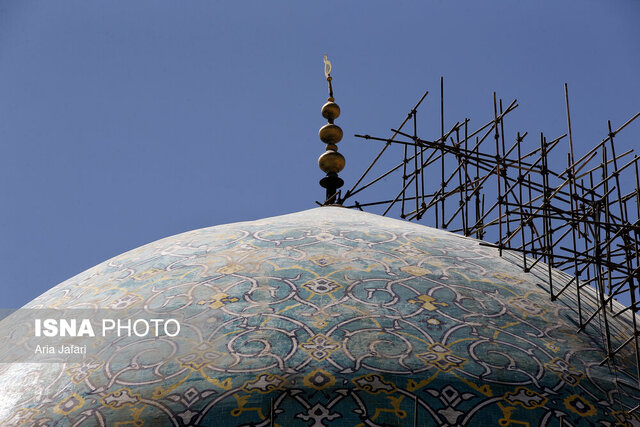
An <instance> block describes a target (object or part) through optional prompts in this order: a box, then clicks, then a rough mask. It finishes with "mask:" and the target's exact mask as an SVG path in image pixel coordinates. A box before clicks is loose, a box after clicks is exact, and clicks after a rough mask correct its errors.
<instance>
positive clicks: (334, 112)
mask: <svg viewBox="0 0 640 427" xmlns="http://www.w3.org/2000/svg"><path fill="white" fill-rule="evenodd" d="M322 117H324V118H325V119H327V120H335V119H337V118H338V117H340V107H338V104H336V103H335V102H327V103H326V104H324V105H323V106H322Z"/></svg>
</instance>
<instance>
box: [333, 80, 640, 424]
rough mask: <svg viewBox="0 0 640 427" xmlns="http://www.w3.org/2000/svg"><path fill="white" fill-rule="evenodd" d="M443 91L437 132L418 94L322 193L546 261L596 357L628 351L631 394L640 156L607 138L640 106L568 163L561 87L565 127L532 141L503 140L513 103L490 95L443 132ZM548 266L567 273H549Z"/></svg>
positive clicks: (636, 350) (639, 386)
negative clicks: (395, 156) (360, 169)
mask: <svg viewBox="0 0 640 427" xmlns="http://www.w3.org/2000/svg"><path fill="white" fill-rule="evenodd" d="M443 89H444V81H443V79H440V135H439V136H437V137H436V138H435V139H424V138H421V137H419V136H418V121H417V115H418V114H417V113H418V109H419V108H420V106H421V104H422V103H423V101H424V100H425V99H426V98H427V95H428V92H425V93H424V95H423V96H422V97H421V98H420V100H419V101H418V102H417V104H416V105H415V106H414V107H413V108H412V109H411V110H410V111H409V113H408V115H407V116H406V118H405V119H404V120H403V121H402V123H401V124H400V125H399V126H398V127H397V128H395V129H391V131H392V134H391V136H390V137H388V138H382V137H375V136H371V135H355V136H356V137H358V138H362V139H363V140H365V141H369V142H373V143H379V144H382V148H381V149H380V151H379V153H378V154H377V156H375V158H374V160H373V161H372V162H371V164H370V165H369V166H368V167H367V168H366V170H365V172H364V173H363V174H362V176H361V177H360V178H359V179H358V180H357V181H356V182H355V184H354V185H353V186H352V187H351V188H350V189H349V190H348V191H346V192H345V193H344V194H342V193H341V192H337V193H336V194H334V195H333V197H334V198H331V197H328V198H327V200H328V201H331V202H333V201H334V200H337V201H338V202H339V204H342V205H343V206H345V207H349V208H356V209H365V208H372V207H376V208H378V209H380V208H381V209H383V213H382V214H383V215H388V214H394V215H399V216H400V217H401V218H403V219H406V220H409V221H423V222H426V223H427V224H428V225H431V226H435V227H436V228H441V229H445V230H449V231H452V232H457V233H462V234H463V235H465V236H469V237H475V238H477V239H479V240H482V241H483V242H482V243H481V244H483V245H486V246H491V247H495V248H497V249H498V251H499V253H500V256H503V254H504V253H505V252H509V253H510V254H513V253H517V254H518V255H519V256H518V257H517V259H518V260H519V261H518V262H519V263H521V265H522V269H523V270H524V271H525V272H530V271H532V270H533V269H534V268H536V269H539V268H540V267H544V268H545V270H546V272H547V277H546V280H545V282H546V284H545V286H546V287H547V291H548V293H549V296H550V298H551V300H557V299H558V298H560V297H562V296H563V295H564V296H569V294H570V297H571V299H572V300H575V305H576V309H577V312H578V315H577V318H578V329H577V331H576V332H577V333H580V332H583V331H585V329H586V328H587V327H589V326H590V325H591V326H594V327H595V326H596V325H595V323H596V322H597V323H598V325H597V326H598V327H599V328H600V330H604V337H603V340H604V349H605V351H604V353H605V357H604V359H603V360H602V362H601V365H604V364H608V365H609V366H610V367H611V368H612V369H617V364H616V357H617V356H619V355H620V353H621V352H622V351H623V349H625V351H627V352H629V351H631V352H632V353H633V355H634V356H633V357H634V358H635V362H634V363H635V373H634V375H633V377H634V379H635V384H634V385H633V386H632V385H629V384H628V383H626V385H625V386H627V387H632V388H634V389H636V390H638V391H640V375H638V373H639V372H640V343H639V337H638V336H639V335H640V328H639V327H638V321H637V316H636V315H635V313H637V311H638V310H639V309H640V308H639V304H640V295H639V292H638V286H639V280H640V245H639V241H640V220H639V218H640V180H639V171H638V163H639V161H640V159H639V157H638V156H637V155H634V154H633V150H629V151H626V152H623V153H619V152H617V151H616V145H615V141H616V138H618V134H619V133H620V132H622V131H623V130H624V129H625V128H626V127H627V126H629V125H630V124H631V123H632V122H633V121H634V120H636V119H637V118H638V117H639V116H640V112H639V113H637V114H635V115H634V116H632V117H631V118H630V119H629V120H627V121H625V122H624V123H623V124H622V125H621V126H619V127H618V128H617V129H615V130H614V127H613V126H612V124H611V121H608V122H607V131H606V133H605V137H604V138H603V139H601V140H600V142H599V143H596V144H595V145H594V146H593V147H591V148H590V149H589V150H588V151H587V152H586V153H584V154H583V155H582V156H581V157H579V158H577V159H576V157H575V156H574V147H573V135H572V130H571V115H570V110H569V94H568V89H567V85H566V84H565V88H564V89H565V90H564V95H565V103H566V120H567V132H566V133H565V134H563V135H561V136H559V137H556V138H553V139H551V138H548V137H547V136H545V135H544V134H543V133H540V135H539V138H537V137H536V138H532V137H531V136H529V134H528V133H527V132H517V133H516V134H515V137H514V138H508V137H507V136H506V135H505V120H506V118H507V117H508V116H509V115H510V114H511V113H512V112H513V111H515V110H516V109H517V107H518V103H517V101H516V100H514V101H513V102H511V103H509V104H508V105H506V103H505V104H503V101H502V99H498V98H497V96H496V94H495V92H494V94H493V111H492V114H491V118H490V120H489V121H488V122H486V123H485V124H484V125H482V126H480V127H478V128H475V129H473V128H472V127H471V125H470V120H469V119H468V118H465V119H464V120H461V121H458V122H456V123H455V124H454V125H453V126H451V127H450V128H448V129H446V128H445V121H444V96H443V92H444V90H443ZM505 105H506V107H505ZM567 137H568V138H567ZM567 140H568V141H567ZM561 142H562V143H561ZM567 142H568V144H567ZM392 145H401V146H402V149H403V153H404V155H403V158H402V160H401V161H400V162H399V163H398V162H397V161H396V162H394V165H395V166H393V167H392V168H389V169H386V170H385V171H384V172H382V173H380V174H377V175H376V176H375V177H372V176H373V170H374V166H375V165H378V167H379V166H380V165H382V164H384V163H385V161H381V159H382V158H383V156H384V157H385V159H386V158H387V157H388V156H387V155H385V153H387V154H389V153H390V151H391V150H388V149H389V147H391V146H392ZM561 147H565V150H564V152H562V148H561ZM567 147H568V149H566V148H567ZM527 150H528V151H527ZM551 156H553V158H554V159H558V158H559V157H558V156H561V158H566V166H564V167H560V168H557V167H555V168H554V167H552V166H551V165H550V163H554V162H551V161H550V160H551ZM555 163H557V162H555ZM562 163H564V161H563V162H562ZM427 171H428V173H429V174H428V176H429V177H433V176H436V175H439V178H440V179H439V182H437V181H438V180H434V179H425V178H426V177H427ZM623 176H624V177H625V179H622V177H623ZM634 178H635V179H634ZM390 179H391V180H397V181H398V182H399V183H400V182H401V186H400V190H399V191H397V192H396V193H394V194H391V196H389V197H381V192H380V191H378V186H377V185H376V184H378V183H379V182H381V181H382V180H390ZM434 181H436V182H434ZM624 187H630V188H624ZM372 189H373V190H372ZM365 190H370V191H368V192H365ZM367 195H368V196H367ZM398 211H399V213H398ZM554 269H558V270H561V271H563V272H564V273H566V274H568V275H570V277H571V278H570V279H569V280H558V276H557V274H555V273H554ZM618 299H621V300H623V301H625V302H626V303H627V304H626V305H623V304H619V303H618V302H616V301H615V300H618ZM587 300H589V301H590V302H595V304H592V303H590V304H586V303H585V301H587ZM615 318H618V320H622V319H623V318H624V319H625V323H628V324H629V327H628V328H625V329H626V331H625V334H626V336H624V337H623V338H622V339H618V338H619V337H618V336H617V335H616V336H617V338H616V339H615V340H614V339H612V333H613V332H612V328H611V326H610V323H611V319H615ZM619 332H620V331H616V334H618V335H619ZM639 407H640V405H639V406H638V407H636V408H634V409H632V410H631V412H632V411H634V410H637V409H638V408H639Z"/></svg>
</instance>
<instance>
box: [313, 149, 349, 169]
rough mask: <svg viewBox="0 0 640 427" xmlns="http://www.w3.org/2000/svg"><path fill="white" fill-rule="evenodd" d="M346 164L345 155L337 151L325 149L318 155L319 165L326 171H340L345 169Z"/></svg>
mask: <svg viewBox="0 0 640 427" xmlns="http://www.w3.org/2000/svg"><path fill="white" fill-rule="evenodd" d="M344 165H345V160H344V156H343V155H342V154H340V153H338V152H337V151H333V150H329V151H325V152H324V153H322V155H321V156H320V157H318V166H320V169H321V170H322V171H323V172H325V173H331V172H333V173H338V172H340V171H341V170H342V169H344Z"/></svg>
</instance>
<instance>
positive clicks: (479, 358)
mask: <svg viewBox="0 0 640 427" xmlns="http://www.w3.org/2000/svg"><path fill="white" fill-rule="evenodd" d="M555 274H556V275H557V277H556V279H557V280H558V282H559V283H561V282H564V283H566V282H567V281H568V280H569V278H567V277H566V276H564V275H563V274H562V273H560V272H556V273H555ZM545 282H546V279H545V276H544V274H542V273H540V274H538V273H537V272H536V271H532V272H530V273H524V272H522V269H521V268H520V267H519V265H517V263H516V259H515V257H513V256H510V255H509V254H505V256H504V257H503V258H500V257H499V256H498V253H497V250H494V249H491V248H487V247H483V246H481V245H480V244H479V242H478V241H477V240H474V239H469V238H465V237H461V236H458V235H455V234H452V233H448V232H444V231H440V230H436V229H432V228H428V227H424V226H420V225H415V224H411V223H407V222H404V221H398V220H394V219H388V218H384V217H380V216H376V215H373V214H368V213H364V212H359V211H352V210H347V209H343V208H338V207H322V208H317V209H312V210H308V211H304V212H299V213H295V214H290V215H284V216H280V217H275V218H268V219H263V220H259V221H253V222H243V223H236V224H228V225H222V226H216V227H210V228H204V229H201V230H195V231H191V232H187V233H184V234H180V235H176V236H172V237H168V238H166V239H162V240H159V241H157V242H154V243H151V244H148V245H145V246H142V247H140V248H138V249H135V250H132V251H130V252H127V253H125V254H123V255H120V256H118V257H115V258H113V259H111V260H109V261H106V262H104V263H102V264H100V265H98V266H96V267H94V268H91V269H89V270H87V271H85V272H84V273H81V274H79V275H77V276H76V277H73V278H71V279H69V280H67V281H65V282H63V283H61V284H59V285H58V286H55V287H54V288H52V289H51V290H49V291H48V292H46V293H45V294H43V295H42V296H40V297H38V298H36V299H35V300H34V301H32V302H31V303H29V304H28V305H27V306H26V307H27V308H38V307H56V308H70V307H104V308H112V309H119V308H129V309H131V308H135V309H139V310H141V311H142V312H148V313H156V312H162V313H165V314H167V313H168V314H171V313H179V314H180V315H181V316H182V318H184V319H185V320H184V322H185V324H183V325H182V331H184V334H183V333H182V332H181V334H180V335H179V336H178V337H176V338H173V339H169V338H167V337H164V338H163V337H161V338H149V339H139V340H137V341H136V342H133V343H130V342H129V343H127V345H119V344H118V343H117V342H96V344H95V345H96V348H94V349H93V351H92V354H90V355H87V357H86V359H85V361H84V362H83V363H82V364H60V363H42V364H40V363H24V364H21V363H14V364H2V365H1V366H0V390H3V393H2V399H1V400H2V403H0V425H3V426H8V425H14V424H20V423H24V424H27V425H38V426H39V425H43V426H44V425H49V426H53V425H55V426H72V425H73V426H93V425H108V426H114V425H118V424H117V423H122V425H132V426H133V425H140V426H142V425H145V426H148V425H153V426H156V425H167V426H169V425H175V426H196V425H207V426H208V425H217V426H232V425H251V426H270V425H274V426H276V425H279V426H298V425H299V426H322V425H338V426H356V425H361V426H364V425H367V426H374V425H379V426H383V425H386V426H411V425H414V423H415V425H421V426H424V425H450V426H458V425H480V426H491V425H503V426H508V425H593V424H598V425H600V424H602V425H611V426H613V425H616V423H621V424H624V423H629V425H639V424H640V419H638V418H630V417H629V416H628V415H627V414H626V411H628V410H629V409H630V408H632V407H634V406H635V405H637V403H638V401H639V400H640V394H639V393H637V392H634V391H633V389H632V388H629V387H627V386H626V385H627V384H631V385H634V384H633V382H632V380H631V377H630V376H627V374H626V373H625V372H624V370H619V371H617V372H612V371H611V370H610V368H609V367H608V366H607V364H604V366H599V364H600V362H601V361H602V360H603V358H604V356H605V354H604V348H603V340H602V331H600V330H597V329H595V328H594V327H593V326H590V327H588V328H587V330H586V331H585V332H583V333H579V334H578V333H576V330H577V324H578V322H577V312H576V310H575V308H574V307H575V301H574V300H573V297H572V296H571V294H569V293H565V294H563V295H564V296H563V297H562V298H561V299H559V300H558V301H555V302H551V301H550V299H549V295H548V292H547V291H546V290H545V285H544V283H545ZM584 303H585V302H584V301H583V304H584ZM589 303H590V302H589V301H587V302H586V304H589ZM622 317H623V316H620V317H618V318H616V319H613V320H612V322H614V324H613V325H612V329H613V330H614V331H615V330H620V331H622V330H626V328H628V324H627V323H625V322H629V319H628V318H627V319H622ZM7 320H9V319H5V321H4V322H6V321H7ZM613 339H614V340H618V337H617V336H615V334H614V337H613ZM614 344H615V343H614ZM618 344H619V343H618ZM150 349H152V350H153V351H151V352H150V351H149V350H150ZM625 357H626V358H627V359H625ZM619 359H621V360H622V364H623V365H624V363H625V360H626V362H627V365H628V366H629V371H630V372H631V370H632V369H633V368H632V367H633V366H634V361H633V360H632V359H631V357H630V356H629V355H625V354H623V355H622V356H621V357H620V358H619ZM635 385H636V386H637V384H635ZM634 393H635V394H634ZM270 414H271V415H270ZM415 414H417V418H418V420H417V422H416V421H415V416H416V415H415ZM270 416H272V417H273V420H270ZM526 423H528V424H526ZM633 423H635V424H633Z"/></svg>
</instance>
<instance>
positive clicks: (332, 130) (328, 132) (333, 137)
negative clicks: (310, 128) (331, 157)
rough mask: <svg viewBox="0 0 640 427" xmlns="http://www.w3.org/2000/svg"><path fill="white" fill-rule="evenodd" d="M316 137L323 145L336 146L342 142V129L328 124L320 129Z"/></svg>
mask: <svg viewBox="0 0 640 427" xmlns="http://www.w3.org/2000/svg"><path fill="white" fill-rule="evenodd" d="M318 136H320V140H322V142H324V143H325V144H337V143H338V142H340V140H342V129H340V126H337V125H334V124H332V123H328V124H326V125H324V126H322V127H321V128H320V130H319V131H318Z"/></svg>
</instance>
